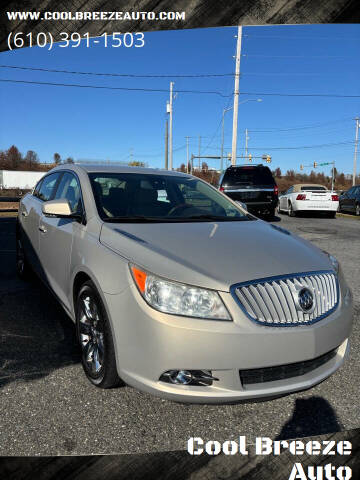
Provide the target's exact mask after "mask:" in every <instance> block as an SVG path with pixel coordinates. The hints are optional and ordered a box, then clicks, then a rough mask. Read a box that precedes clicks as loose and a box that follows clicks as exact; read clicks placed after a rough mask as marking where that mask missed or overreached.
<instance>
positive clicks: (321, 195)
mask: <svg viewBox="0 0 360 480" xmlns="http://www.w3.org/2000/svg"><path fill="white" fill-rule="evenodd" d="M338 206H339V197H338V195H337V194H336V193H335V192H332V191H330V190H328V189H327V188H326V187H325V186H324V185H318V184H311V183H304V184H297V185H292V186H291V187H290V188H289V189H288V190H287V192H285V193H284V194H283V195H281V196H280V197H279V204H278V212H279V213H283V212H287V213H288V214H289V216H290V217H295V215H296V214H297V213H298V212H305V211H306V212H308V211H313V212H315V211H316V212H327V213H328V215H329V216H330V217H332V218H335V216H336V212H337V209H338Z"/></svg>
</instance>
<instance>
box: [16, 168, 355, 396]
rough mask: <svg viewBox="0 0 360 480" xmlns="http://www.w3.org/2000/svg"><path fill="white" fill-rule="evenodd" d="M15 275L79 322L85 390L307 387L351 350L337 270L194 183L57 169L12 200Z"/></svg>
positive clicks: (348, 301) (201, 391)
mask: <svg viewBox="0 0 360 480" xmlns="http://www.w3.org/2000/svg"><path fill="white" fill-rule="evenodd" d="M16 240H17V242H16V243H17V257H16V258H17V261H16V265H17V271H18V274H19V275H20V276H21V277H23V278H25V277H26V276H27V275H28V274H29V273H30V271H31V270H32V271H35V272H36V273H37V274H38V275H39V276H40V277H41V278H42V279H43V281H44V282H45V283H46V285H47V286H48V287H49V288H50V289H51V291H52V292H53V293H54V294H55V295H56V297H57V299H58V300H59V302H60V303H61V305H62V306H63V308H64V310H65V311H66V313H67V314H68V315H69V316H70V318H71V319H72V320H73V321H74V322H75V324H76V332H77V336H78V340H79V343H80V345H81V349H82V364H83V368H84V371H85V374H86V376H87V378H88V379H89V380H90V382H92V383H93V384H94V385H96V386H98V387H101V388H110V387H115V386H118V385H121V384H123V383H124V382H126V383H127V384H128V385H131V386H133V387H136V388H138V389H140V390H143V391H146V392H150V393H154V394H157V395H160V396H162V397H166V398H169V399H174V400H177V401H184V402H206V403H209V402H218V403H221V402H233V401H238V400H241V399H250V398H261V397H263V398H264V397H272V396H275V395H281V394H285V393H288V392H293V391H297V390H303V389H306V388H309V387H311V386H313V385H315V384H317V383H319V382H321V381H322V380H324V379H325V378H326V377H328V376H329V375H331V374H332V373H334V372H335V371H336V370H337V369H338V368H339V367H340V366H341V365H342V363H343V361H344V358H345V357H346V355H347V353H348V350H349V340H348V339H349V335H350V331H351V325H352V313H353V311H352V295H351V292H350V289H349V287H348V286H347V284H346V282H345V280H344V276H343V274H342V271H341V268H340V266H339V263H338V262H337V260H336V259H335V258H334V257H333V256H332V255H330V254H329V253H327V252H324V251H322V250H319V249H318V248H317V247H315V246H314V245H312V244H311V243H309V242H307V241H305V240H303V239H302V238H299V237H297V236H296V235H294V234H292V233H290V232H288V231H287V230H285V229H283V228H281V227H278V226H275V225H271V224H268V223H266V222H264V221H262V220H259V219H257V218H256V217H254V216H253V215H250V214H249V213H248V212H247V211H246V210H245V209H244V208H242V207H241V206H240V205H238V204H237V203H236V202H234V201H232V200H231V199H230V198H228V197H227V196H225V195H224V194H222V193H221V192H219V191H218V190H216V189H215V188H213V187H212V186H210V185H209V184H207V183H206V182H204V181H202V180H200V179H198V178H195V177H193V176H191V175H186V174H182V173H179V172H173V171H163V170H155V169H145V168H136V167H135V168H130V167H104V166H80V165H62V166H59V167H56V168H54V169H53V170H51V171H50V172H48V173H47V174H46V175H45V176H44V177H43V178H42V179H41V180H40V181H39V183H38V184H37V185H36V187H35V189H34V190H33V192H32V193H31V194H30V193H29V194H27V195H25V196H24V197H23V199H22V200H21V202H20V207H19V217H18V222H17V236H16Z"/></svg>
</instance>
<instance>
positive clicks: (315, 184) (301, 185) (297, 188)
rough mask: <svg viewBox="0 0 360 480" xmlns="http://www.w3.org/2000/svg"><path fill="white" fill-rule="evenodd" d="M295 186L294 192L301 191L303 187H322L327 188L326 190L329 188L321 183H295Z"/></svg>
mask: <svg viewBox="0 0 360 480" xmlns="http://www.w3.org/2000/svg"><path fill="white" fill-rule="evenodd" d="M293 187H294V192H300V191H301V187H310V188H311V187H322V188H325V190H327V188H326V187H325V185H321V184H320V183H296V184H295V185H293Z"/></svg>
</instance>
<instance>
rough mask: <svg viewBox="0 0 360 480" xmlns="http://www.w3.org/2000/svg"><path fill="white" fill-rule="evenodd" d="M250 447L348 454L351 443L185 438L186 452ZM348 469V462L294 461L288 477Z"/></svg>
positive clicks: (318, 476) (312, 477)
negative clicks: (306, 462) (304, 462)
mask: <svg viewBox="0 0 360 480" xmlns="http://www.w3.org/2000/svg"><path fill="white" fill-rule="evenodd" d="M250 448H252V449H254V454H255V455H263V456H265V455H280V454H281V453H282V452H284V451H288V452H289V453H290V454H292V455H296V456H301V455H314V456H319V455H341V456H342V455H351V450H352V444H351V442H349V441H347V440H341V441H339V442H336V441H335V440H322V441H318V440H310V441H307V442H304V441H302V440H271V438H268V437H257V438H256V440H255V445H251V444H249V445H248V444H247V441H246V437H245V436H239V440H238V441H235V440H226V441H225V442H223V443H221V442H219V441H217V440H208V441H206V442H205V441H204V440H203V439H202V438H200V437H191V438H189V440H188V442H187V451H188V453H189V454H190V455H202V454H207V455H219V454H221V453H222V454H224V455H236V454H239V455H249V449H250ZM351 477H352V470H351V468H350V467H349V466H346V465H345V466H335V465H332V464H331V463H328V464H326V465H316V466H314V465H307V466H305V467H304V466H303V465H302V463H300V462H296V463H294V465H293V466H292V469H291V472H290V475H289V477H288V479H289V480H349V479H350V478H351Z"/></svg>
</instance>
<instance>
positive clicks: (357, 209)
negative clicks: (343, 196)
mask: <svg viewBox="0 0 360 480" xmlns="http://www.w3.org/2000/svg"><path fill="white" fill-rule="evenodd" d="M355 215H357V216H359V215H360V205H356V207H355Z"/></svg>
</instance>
